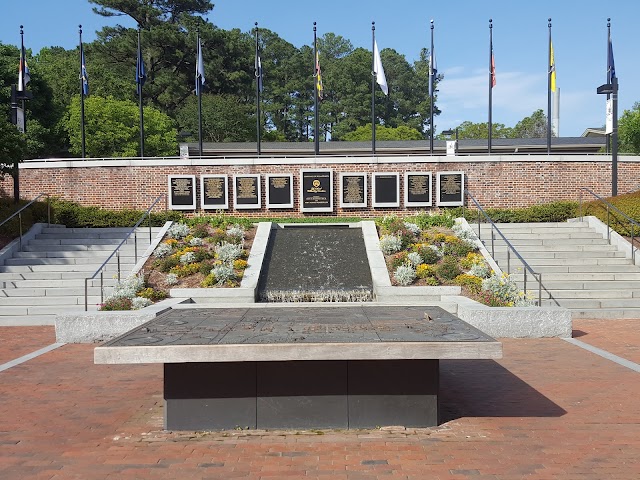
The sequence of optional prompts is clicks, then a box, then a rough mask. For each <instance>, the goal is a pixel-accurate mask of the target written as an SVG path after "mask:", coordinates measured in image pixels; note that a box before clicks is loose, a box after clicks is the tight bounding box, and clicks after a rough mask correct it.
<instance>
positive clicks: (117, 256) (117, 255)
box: [116, 250, 120, 281]
mask: <svg viewBox="0 0 640 480" xmlns="http://www.w3.org/2000/svg"><path fill="white" fill-rule="evenodd" d="M116 258H117V260H118V281H120V250H118V252H117V253H116Z"/></svg>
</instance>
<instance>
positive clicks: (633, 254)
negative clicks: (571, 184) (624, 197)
mask: <svg viewBox="0 0 640 480" xmlns="http://www.w3.org/2000/svg"><path fill="white" fill-rule="evenodd" d="M582 190H584V191H585V192H588V193H590V194H591V195H593V196H594V197H595V198H596V199H597V200H599V201H601V202H602V203H604V204H605V207H606V208H607V242H608V243H609V245H611V223H610V221H609V220H610V219H609V209H611V210H614V211H615V212H616V213H619V214H620V215H622V216H623V217H624V218H625V219H626V220H628V221H629V223H631V261H632V262H633V263H635V262H636V250H638V249H637V248H635V247H634V242H633V238H634V236H635V235H634V234H635V228H634V227H640V223H638V222H636V221H635V220H634V219H633V218H631V217H629V215H627V214H626V213H624V212H623V211H621V210H620V209H619V208H618V207H616V206H615V205H613V204H611V203H609V202H607V201H606V200H605V199H604V198H602V197H601V196H600V195H598V194H597V193H594V192H593V191H591V190H590V189H588V188H587V187H580V196H579V210H578V211H579V213H580V220H582V217H583V215H582Z"/></svg>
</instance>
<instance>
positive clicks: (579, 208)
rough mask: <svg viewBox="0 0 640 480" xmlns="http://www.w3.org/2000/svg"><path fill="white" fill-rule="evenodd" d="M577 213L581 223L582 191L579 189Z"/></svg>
mask: <svg viewBox="0 0 640 480" xmlns="http://www.w3.org/2000/svg"><path fill="white" fill-rule="evenodd" d="M578 213H579V216H580V221H582V219H583V216H582V189H580V191H579V192H578Z"/></svg>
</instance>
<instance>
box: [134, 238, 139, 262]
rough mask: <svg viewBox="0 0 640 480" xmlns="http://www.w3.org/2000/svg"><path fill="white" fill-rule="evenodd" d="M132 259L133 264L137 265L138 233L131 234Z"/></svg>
mask: <svg viewBox="0 0 640 480" xmlns="http://www.w3.org/2000/svg"><path fill="white" fill-rule="evenodd" d="M133 259H134V263H138V231H137V230H136V231H134V232H133Z"/></svg>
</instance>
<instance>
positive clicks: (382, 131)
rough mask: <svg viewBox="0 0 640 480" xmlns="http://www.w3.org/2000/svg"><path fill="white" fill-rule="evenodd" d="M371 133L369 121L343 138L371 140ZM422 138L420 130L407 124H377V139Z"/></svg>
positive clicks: (348, 140)
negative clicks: (396, 125) (389, 125)
mask: <svg viewBox="0 0 640 480" xmlns="http://www.w3.org/2000/svg"><path fill="white" fill-rule="evenodd" d="M371 133H372V130H371V124H370V123H368V124H367V125H363V126H361V127H358V128H356V129H355V130H354V131H353V132H349V133H347V134H345V135H344V137H343V140H345V141H347V142H364V141H371ZM422 138H423V137H422V134H421V133H420V132H419V131H418V130H416V129H415V128H412V127H409V126H407V125H400V126H398V127H386V126H384V125H376V140H382V141H384V140H422Z"/></svg>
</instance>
